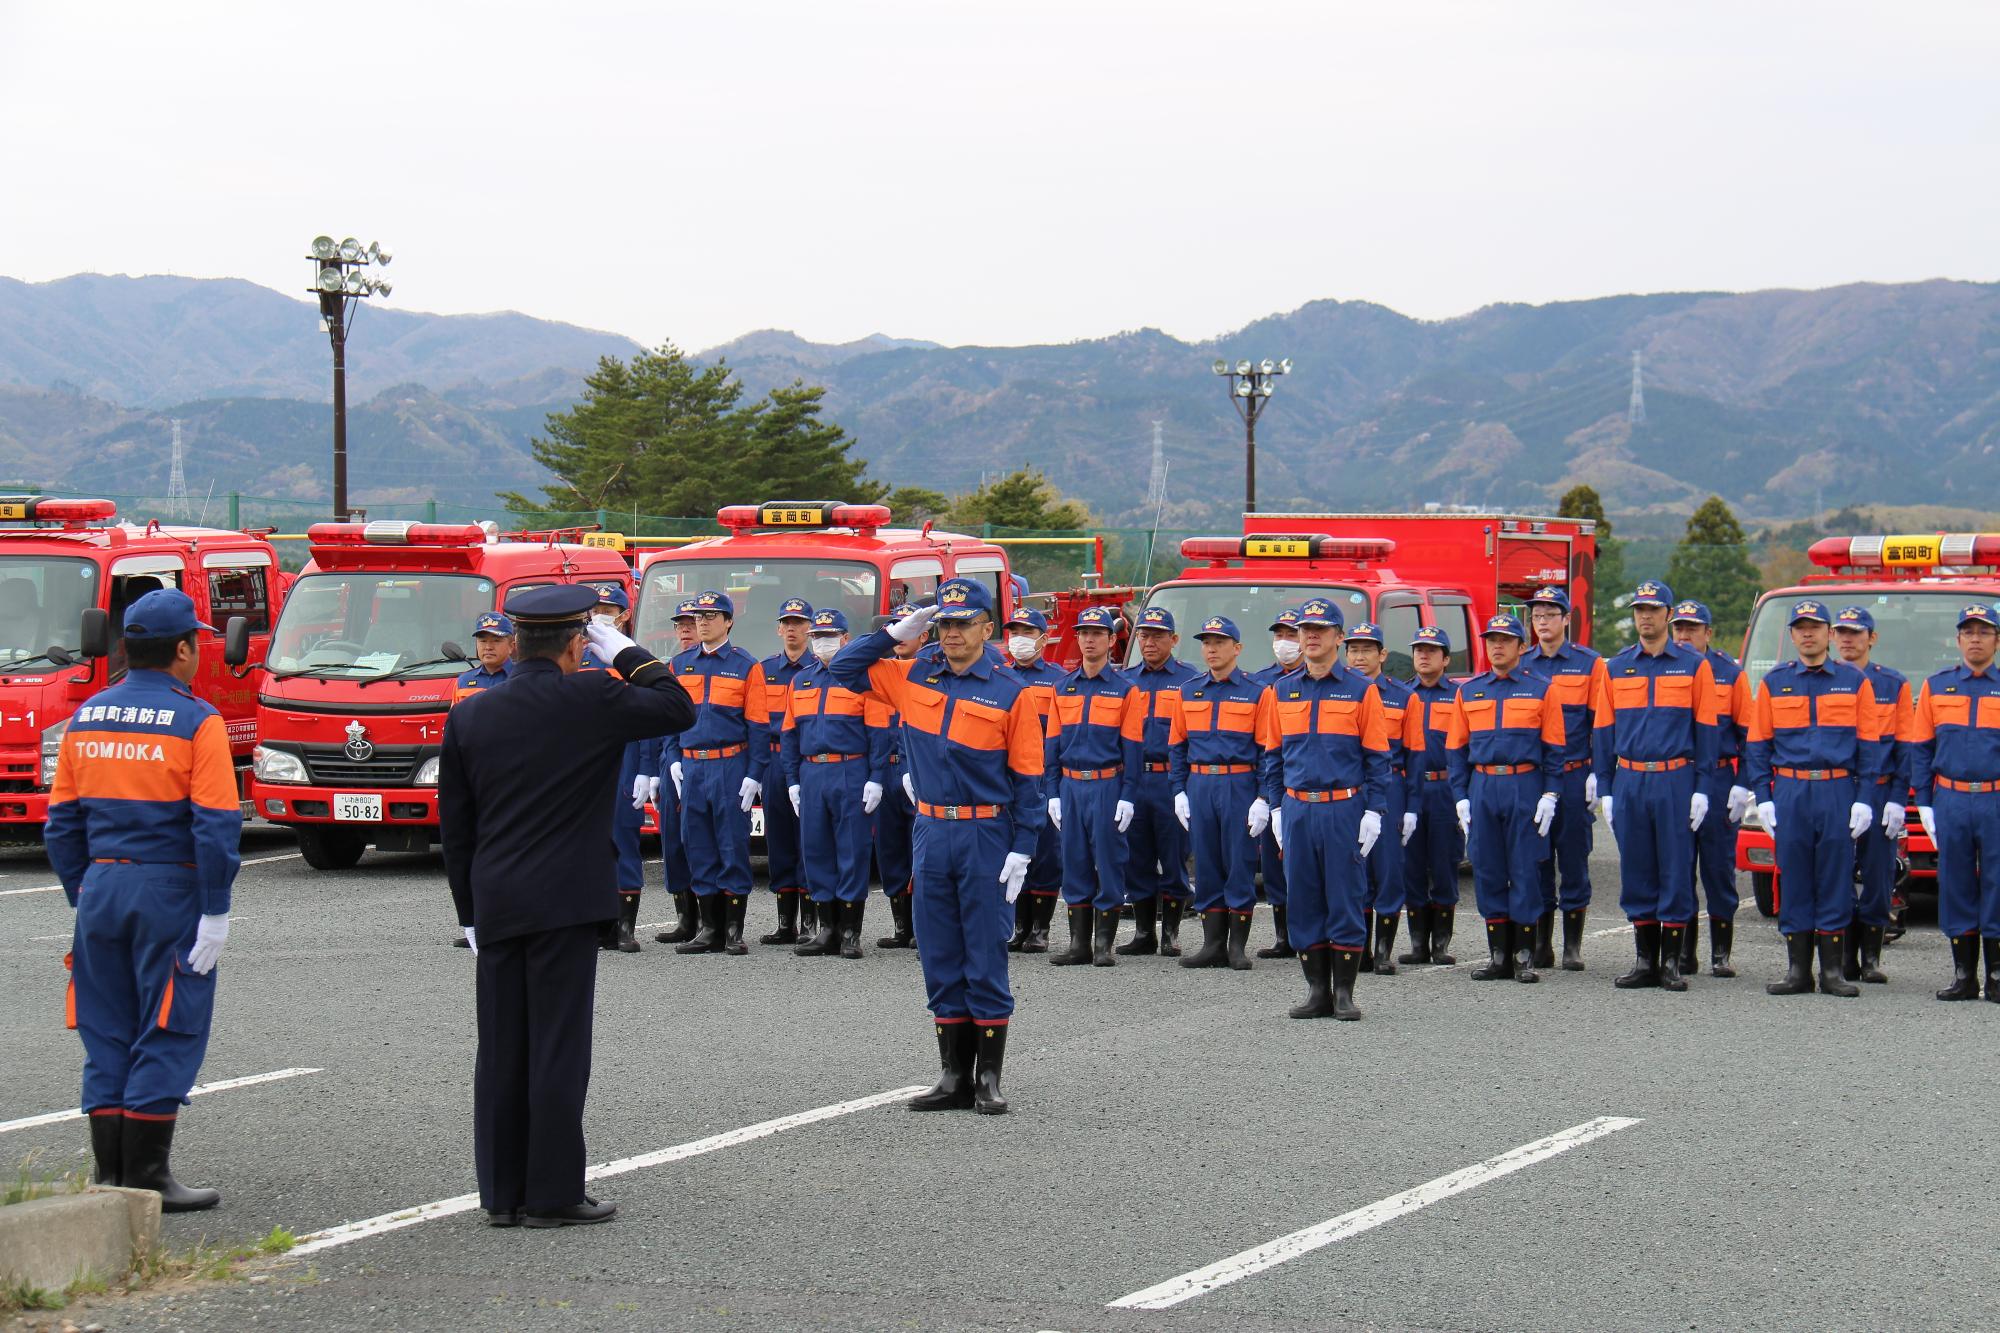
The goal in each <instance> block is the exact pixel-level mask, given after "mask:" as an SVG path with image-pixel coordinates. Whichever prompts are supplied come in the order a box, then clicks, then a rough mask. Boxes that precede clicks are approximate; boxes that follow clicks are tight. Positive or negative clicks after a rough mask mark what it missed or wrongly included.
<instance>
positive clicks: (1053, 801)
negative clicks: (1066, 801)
mask: <svg viewBox="0 0 2000 1333" xmlns="http://www.w3.org/2000/svg"><path fill="white" fill-rule="evenodd" d="M1049 822H1050V823H1051V824H1054V825H1055V826H1056V832H1058V833H1061V832H1062V797H1060V796H1051V797H1049Z"/></svg>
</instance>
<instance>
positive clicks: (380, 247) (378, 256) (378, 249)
mask: <svg viewBox="0 0 2000 1333" xmlns="http://www.w3.org/2000/svg"><path fill="white" fill-rule="evenodd" d="M368 258H369V259H371V260H373V261H374V262H375V263H377V264H386V263H388V262H389V261H390V260H391V259H393V258H395V256H394V255H392V254H390V253H389V247H388V246H386V245H384V244H382V242H380V241H370V242H368Z"/></svg>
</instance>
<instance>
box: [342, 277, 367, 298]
mask: <svg viewBox="0 0 2000 1333" xmlns="http://www.w3.org/2000/svg"><path fill="white" fill-rule="evenodd" d="M347 294H348V295H349V296H366V295H367V294H368V279H366V278H364V277H362V276H361V275H360V274H359V273H350V274H348V275H347Z"/></svg>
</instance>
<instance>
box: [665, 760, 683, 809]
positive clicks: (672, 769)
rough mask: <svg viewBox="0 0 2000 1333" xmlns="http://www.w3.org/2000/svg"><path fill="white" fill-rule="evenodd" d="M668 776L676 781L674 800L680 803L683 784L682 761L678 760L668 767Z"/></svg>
mask: <svg viewBox="0 0 2000 1333" xmlns="http://www.w3.org/2000/svg"><path fill="white" fill-rule="evenodd" d="M667 776H668V777H670V778H672V779H673V780H674V799H675V800H676V801H678V800H679V799H680V798H681V782H682V780H683V779H682V778H681V761H680V760H678V759H676V760H674V762H673V763H671V764H669V765H667Z"/></svg>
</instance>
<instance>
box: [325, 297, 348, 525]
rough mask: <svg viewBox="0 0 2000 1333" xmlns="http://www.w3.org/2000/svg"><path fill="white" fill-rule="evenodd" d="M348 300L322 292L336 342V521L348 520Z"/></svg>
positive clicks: (330, 335)
mask: <svg viewBox="0 0 2000 1333" xmlns="http://www.w3.org/2000/svg"><path fill="white" fill-rule="evenodd" d="M346 306H347V298H346V297H345V296H343V295H335V294H333V293H331V292H321V293H320V296H319V312H320V314H321V315H322V316H323V317H324V318H325V320H326V336H327V337H328V339H330V340H331V341H332V343H333V521H334V522H336V523H345V522H346V521H347V310H346Z"/></svg>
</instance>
